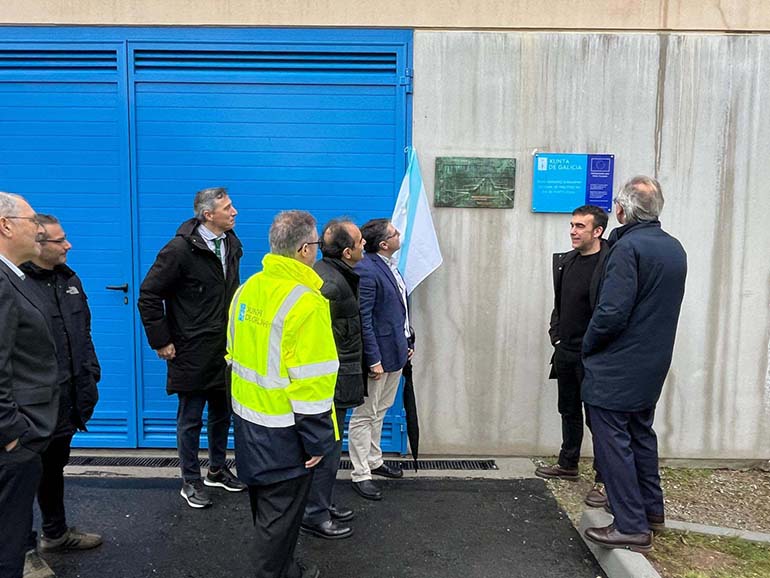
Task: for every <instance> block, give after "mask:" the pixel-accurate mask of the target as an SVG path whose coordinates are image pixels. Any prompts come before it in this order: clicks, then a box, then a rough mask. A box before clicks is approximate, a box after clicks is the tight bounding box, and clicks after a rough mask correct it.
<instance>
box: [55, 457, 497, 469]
mask: <svg viewBox="0 0 770 578" xmlns="http://www.w3.org/2000/svg"><path fill="white" fill-rule="evenodd" d="M385 463H386V464H388V465H390V466H393V465H400V466H401V468H402V469H404V470H414V469H415V468H414V461H413V460H410V459H404V460H385ZM200 464H201V467H203V468H205V467H208V465H209V460H208V459H206V458H202V459H201V460H200ZM69 465H71V466H93V467H126V468H178V467H179V458H158V457H154V458H153V457H146V458H143V457H132V456H126V457H120V456H72V457H71V458H70V461H69ZM227 466H228V467H230V468H232V467H235V460H227ZM340 469H341V470H352V469H353V466H352V464H351V463H350V460H341V461H340ZM417 469H418V470H433V471H438V470H444V471H480V470H496V469H498V467H497V464H496V463H495V460H417Z"/></svg>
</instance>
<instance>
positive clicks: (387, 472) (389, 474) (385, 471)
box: [372, 462, 404, 478]
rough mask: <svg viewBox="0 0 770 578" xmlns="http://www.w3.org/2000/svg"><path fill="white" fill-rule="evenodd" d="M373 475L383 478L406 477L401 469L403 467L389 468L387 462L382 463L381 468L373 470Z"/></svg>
mask: <svg viewBox="0 0 770 578" xmlns="http://www.w3.org/2000/svg"><path fill="white" fill-rule="evenodd" d="M372 473H373V474H374V475H375V476H382V477H383V478H403V477H404V470H402V469H401V466H399V465H395V466H389V465H388V464H386V463H385V462H382V465H381V466H380V467H379V468H375V469H373V470H372Z"/></svg>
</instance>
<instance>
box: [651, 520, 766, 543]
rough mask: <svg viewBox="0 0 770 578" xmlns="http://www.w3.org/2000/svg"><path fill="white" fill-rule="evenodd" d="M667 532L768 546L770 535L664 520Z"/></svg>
mask: <svg viewBox="0 0 770 578" xmlns="http://www.w3.org/2000/svg"><path fill="white" fill-rule="evenodd" d="M666 529H667V530H678V531H680V532H693V533H696V534H707V535H709V536H720V537H724V538H740V539H741V540H747V541H748V542H759V543H762V544H770V534H762V533H761V532H749V531H748V530H736V529H734V528H720V527H719V526H706V525H704V524H693V523H692V522H680V521H679V520H666Z"/></svg>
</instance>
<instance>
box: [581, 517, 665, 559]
mask: <svg viewBox="0 0 770 578" xmlns="http://www.w3.org/2000/svg"><path fill="white" fill-rule="evenodd" d="M585 537H586V539H588V540H590V541H591V542H593V543H594V544H598V545H599V546H601V547H603V548H610V549H612V548H620V549H623V550H631V551H632V552H640V553H642V554H645V553H647V552H649V551H650V550H652V532H646V533H644V534H623V533H621V532H619V531H618V530H617V528H615V524H610V525H609V526H604V527H603V528H586V531H585Z"/></svg>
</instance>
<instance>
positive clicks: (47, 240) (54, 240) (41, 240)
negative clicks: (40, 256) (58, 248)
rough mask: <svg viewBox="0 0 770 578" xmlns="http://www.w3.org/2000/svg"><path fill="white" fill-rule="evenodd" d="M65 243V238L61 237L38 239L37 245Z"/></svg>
mask: <svg viewBox="0 0 770 578" xmlns="http://www.w3.org/2000/svg"><path fill="white" fill-rule="evenodd" d="M66 242H67V237H62V238H61V239H40V240H39V241H38V243H56V244H57V245H63V244H64V243H66Z"/></svg>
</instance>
